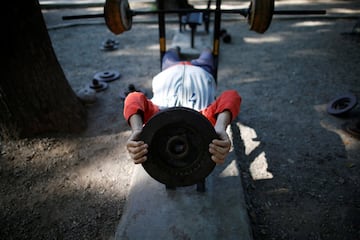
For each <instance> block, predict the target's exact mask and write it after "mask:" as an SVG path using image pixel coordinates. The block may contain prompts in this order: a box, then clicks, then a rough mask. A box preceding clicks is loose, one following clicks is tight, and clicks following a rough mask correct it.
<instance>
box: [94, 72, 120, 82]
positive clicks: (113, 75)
mask: <svg viewBox="0 0 360 240" xmlns="http://www.w3.org/2000/svg"><path fill="white" fill-rule="evenodd" d="M120 76H121V75H120V73H119V72H118V71H114V70H108V71H103V72H98V73H95V75H94V77H93V79H95V80H98V81H104V82H111V81H114V80H116V79H119V78H120Z"/></svg>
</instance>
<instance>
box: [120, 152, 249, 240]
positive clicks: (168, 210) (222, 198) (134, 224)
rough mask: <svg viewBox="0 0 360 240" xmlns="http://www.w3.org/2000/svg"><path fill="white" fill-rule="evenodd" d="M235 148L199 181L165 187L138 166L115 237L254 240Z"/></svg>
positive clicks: (122, 239)
mask: <svg viewBox="0 0 360 240" xmlns="http://www.w3.org/2000/svg"><path fill="white" fill-rule="evenodd" d="M236 162H237V160H236V156H235V153H234V151H232V152H230V154H229V155H228V157H227V159H226V162H225V163H224V164H222V165H217V166H216V167H215V169H214V171H213V172H212V173H211V174H210V175H209V176H208V177H207V179H206V191H205V192H203V193H202V192H197V191H196V186H195V185H194V186H189V187H180V188H177V189H176V190H167V189H166V188H165V186H164V185H163V184H161V183H159V182H158V181H156V180H154V179H153V178H152V177H150V176H149V175H148V174H147V173H146V171H145V170H144V169H143V167H142V166H141V165H136V166H135V169H134V172H133V176H132V181H131V186H130V191H129V196H128V198H127V203H126V206H125V209H124V213H123V215H122V218H121V221H120V223H119V225H118V227H117V231H116V237H115V239H118V240H120V239H121V240H124V239H170V240H171V239H207V240H211V239H222V240H227V239H242V240H250V239H252V232H251V227H250V224H249V219H248V215H247V210H246V209H247V208H246V203H245V200H244V194H243V190H242V183H241V177H240V172H239V169H238V166H237V163H236Z"/></svg>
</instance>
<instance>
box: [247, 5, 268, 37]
mask: <svg viewBox="0 0 360 240" xmlns="http://www.w3.org/2000/svg"><path fill="white" fill-rule="evenodd" d="M273 13H274V0H251V2H250V13H249V15H248V23H249V25H250V30H252V31H255V32H257V33H264V32H265V31H266V30H267V29H268V28H269V26H270V23H271V20H272V16H273Z"/></svg>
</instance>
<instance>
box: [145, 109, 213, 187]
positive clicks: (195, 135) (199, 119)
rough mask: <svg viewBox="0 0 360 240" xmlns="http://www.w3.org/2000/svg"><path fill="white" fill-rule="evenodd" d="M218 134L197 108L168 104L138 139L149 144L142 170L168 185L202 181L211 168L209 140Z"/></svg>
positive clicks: (177, 185) (173, 185) (153, 118)
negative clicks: (168, 106)
mask: <svg viewBox="0 0 360 240" xmlns="http://www.w3.org/2000/svg"><path fill="white" fill-rule="evenodd" d="M216 138H218V135H217V133H216V132H215V129H214V127H213V126H212V125H211V123H210V121H209V120H208V119H207V118H206V117H204V116H203V115H202V114H201V113H200V112H198V111H196V110H194V109H191V108H185V107H171V108H167V109H164V110H162V111H160V112H159V113H157V114H155V115H154V116H152V117H151V118H150V119H149V121H148V122H147V123H146V124H145V125H144V128H143V130H142V132H141V134H140V136H139V140H141V141H144V142H145V143H146V144H148V146H149V147H148V150H149V152H148V154H147V160H146V161H145V162H143V163H142V166H143V168H144V169H145V171H146V172H147V173H148V174H149V175H150V176H151V177H152V178H154V179H155V180H157V181H159V182H161V183H163V184H165V185H166V186H170V187H183V186H191V185H194V184H198V183H199V182H202V181H203V180H204V179H205V178H206V177H207V176H208V175H209V174H210V173H211V172H212V170H213V169H214V167H215V162H213V161H212V160H211V154H210V152H209V144H210V143H211V141H212V140H213V139H216Z"/></svg>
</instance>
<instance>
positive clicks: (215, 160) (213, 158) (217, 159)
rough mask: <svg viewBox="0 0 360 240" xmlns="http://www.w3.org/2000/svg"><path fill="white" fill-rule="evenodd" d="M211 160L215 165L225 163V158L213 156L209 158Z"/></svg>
mask: <svg viewBox="0 0 360 240" xmlns="http://www.w3.org/2000/svg"><path fill="white" fill-rule="evenodd" d="M211 160H212V161H214V162H215V163H216V164H223V163H224V162H225V158H219V157H216V156H215V155H212V156H211Z"/></svg>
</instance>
